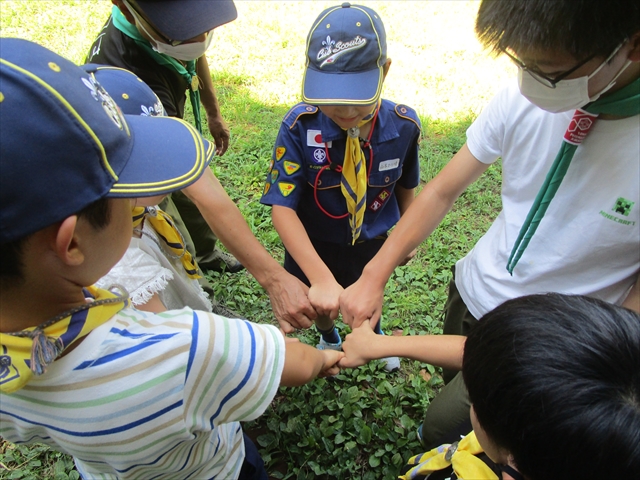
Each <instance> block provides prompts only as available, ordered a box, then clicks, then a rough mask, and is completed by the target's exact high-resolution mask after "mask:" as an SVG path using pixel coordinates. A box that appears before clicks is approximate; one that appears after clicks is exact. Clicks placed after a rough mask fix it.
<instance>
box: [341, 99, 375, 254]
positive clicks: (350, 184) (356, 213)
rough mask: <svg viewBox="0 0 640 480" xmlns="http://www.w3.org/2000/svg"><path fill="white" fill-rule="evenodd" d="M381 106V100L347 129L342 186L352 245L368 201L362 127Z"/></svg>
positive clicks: (359, 228)
mask: <svg viewBox="0 0 640 480" xmlns="http://www.w3.org/2000/svg"><path fill="white" fill-rule="evenodd" d="M379 106H380V101H378V103H377V104H376V106H375V107H374V109H373V111H372V112H371V115H369V116H368V117H367V118H366V119H364V120H361V121H360V122H359V123H358V126H357V127H353V128H349V129H348V130H347V146H346V149H345V152H344V161H343V163H342V180H341V181H340V187H341V190H342V194H343V195H344V198H345V199H346V201H347V211H348V212H349V226H350V227H351V244H352V245H355V243H356V240H357V239H358V237H359V236H360V232H361V231H362V221H363V220H364V211H365V207H366V203H367V161H366V159H365V158H364V152H363V151H362V148H361V147H360V127H361V126H363V125H365V124H366V123H367V122H370V121H371V119H372V118H373V114H374V113H375V111H376V109H377V108H379Z"/></svg>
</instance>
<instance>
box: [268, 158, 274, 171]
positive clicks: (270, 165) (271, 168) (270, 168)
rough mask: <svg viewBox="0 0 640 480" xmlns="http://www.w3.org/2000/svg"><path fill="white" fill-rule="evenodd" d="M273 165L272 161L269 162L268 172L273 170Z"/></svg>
mask: <svg viewBox="0 0 640 480" xmlns="http://www.w3.org/2000/svg"><path fill="white" fill-rule="evenodd" d="M273 165H274V163H273V160H271V161H270V162H269V171H271V170H273Z"/></svg>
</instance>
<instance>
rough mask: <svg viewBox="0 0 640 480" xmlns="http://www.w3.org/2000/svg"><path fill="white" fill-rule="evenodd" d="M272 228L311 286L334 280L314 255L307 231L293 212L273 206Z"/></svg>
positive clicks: (316, 255) (314, 250) (327, 269)
mask: <svg viewBox="0 0 640 480" xmlns="http://www.w3.org/2000/svg"><path fill="white" fill-rule="evenodd" d="M271 215H272V219H273V226H274V227H275V229H276V231H277V232H278V235H279V236H280V239H281V240H282V243H283V244H284V246H285V247H286V249H287V251H288V252H289V254H290V255H291V256H292V257H293V259H294V260H295V261H296V263H297V264H298V266H299V267H300V269H301V270H302V271H303V272H304V274H305V275H306V276H307V278H308V279H309V282H310V283H311V285H314V284H316V283H321V282H323V281H328V280H329V281H330V280H334V277H333V274H332V273H331V271H330V270H329V268H328V267H327V266H326V265H325V264H324V262H323V261H322V259H321V258H320V257H319V256H318V254H317V253H316V249H315V248H314V247H313V244H312V243H311V240H309V236H308V235H307V231H306V230H305V228H304V225H302V222H300V219H299V218H298V214H297V213H296V212H295V210H293V209H291V208H288V207H282V206H279V205H274V206H273V210H272V214H271Z"/></svg>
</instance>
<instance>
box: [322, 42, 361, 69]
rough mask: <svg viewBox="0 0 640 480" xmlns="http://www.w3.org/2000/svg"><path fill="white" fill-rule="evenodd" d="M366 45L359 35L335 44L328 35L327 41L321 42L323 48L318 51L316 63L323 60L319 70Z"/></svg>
mask: <svg viewBox="0 0 640 480" xmlns="http://www.w3.org/2000/svg"><path fill="white" fill-rule="evenodd" d="M366 44H367V40H366V39H365V38H362V37H361V36H360V35H356V36H355V38H354V39H353V40H349V41H348V42H342V41H339V42H336V41H335V40H331V36H330V35H327V39H326V40H323V41H322V45H323V47H324V48H321V49H320V51H319V52H318V56H317V59H318V61H320V60H324V61H323V62H322V63H321V64H320V68H322V67H324V66H325V65H327V64H331V63H335V61H336V60H337V59H338V58H340V57H341V56H342V55H344V54H345V53H349V52H352V51H353V50H357V49H359V48H362V47H364V46H365V45H366Z"/></svg>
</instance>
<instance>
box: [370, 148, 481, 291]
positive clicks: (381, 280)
mask: <svg viewBox="0 0 640 480" xmlns="http://www.w3.org/2000/svg"><path fill="white" fill-rule="evenodd" d="M487 168H488V165H486V164H483V163H481V162H479V161H478V160H477V159H476V158H475V157H474V156H473V155H472V154H471V152H470V151H469V148H468V147H467V145H466V144H465V145H463V146H462V148H461V149H460V151H459V152H458V153H456V154H455V155H454V157H453V158H452V159H451V161H450V162H449V163H448V164H447V165H445V167H444V168H443V169H442V170H441V171H440V173H438V175H436V176H435V178H434V179H433V180H431V181H430V182H429V183H427V185H426V186H425V187H424V189H423V190H422V191H421V192H420V194H419V195H418V196H417V197H415V200H412V201H411V206H410V207H409V208H408V209H407V211H406V212H405V213H404V215H403V216H402V218H400V221H399V222H398V224H397V225H396V227H395V228H394V229H393V231H392V232H391V235H389V238H388V239H387V241H386V242H385V243H384V245H383V246H382V248H381V249H380V251H379V252H378V253H377V254H376V256H375V257H374V258H373V259H372V260H371V261H370V262H369V263H368V264H367V266H366V267H365V269H364V271H363V275H362V278H366V279H368V282H370V284H371V286H372V287H373V288H379V289H384V286H385V284H386V282H387V280H388V279H389V277H390V276H391V273H393V270H394V269H395V268H396V267H397V266H398V265H399V264H400V262H401V261H402V260H403V259H404V258H405V257H406V256H407V255H408V254H409V253H410V252H411V251H412V250H413V249H414V248H416V247H417V246H418V245H420V243H421V242H422V241H424V240H425V239H426V238H427V237H428V236H429V235H431V233H433V231H434V230H435V229H436V228H437V227H438V225H439V224H440V222H441V221H442V219H443V218H444V217H445V215H446V214H447V213H448V212H449V210H451V207H453V204H454V203H455V201H456V200H457V198H458V197H459V196H460V194H461V193H462V192H463V191H464V190H465V189H466V188H467V186H469V185H470V184H471V183H473V182H475V181H476V180H477V179H478V177H480V175H482V173H483V172H484V171H485V170H486V169H487Z"/></svg>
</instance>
